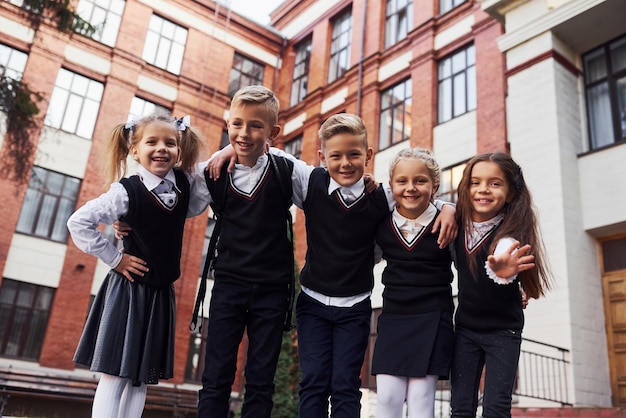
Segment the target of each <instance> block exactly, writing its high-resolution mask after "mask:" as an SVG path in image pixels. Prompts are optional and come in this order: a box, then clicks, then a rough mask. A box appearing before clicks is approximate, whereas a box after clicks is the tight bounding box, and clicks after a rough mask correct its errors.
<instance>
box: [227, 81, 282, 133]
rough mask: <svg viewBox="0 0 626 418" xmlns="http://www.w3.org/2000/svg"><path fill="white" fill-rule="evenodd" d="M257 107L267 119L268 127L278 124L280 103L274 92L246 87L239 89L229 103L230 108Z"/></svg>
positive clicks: (263, 88)
mask: <svg viewBox="0 0 626 418" xmlns="http://www.w3.org/2000/svg"><path fill="white" fill-rule="evenodd" d="M246 105H258V106H262V107H263V108H264V109H265V111H266V112H267V115H268V117H269V122H270V125H272V126H274V125H276V123H277V122H278V110H279V109H280V103H279V102H278V98H276V95H275V94H274V92H273V91H272V90H270V89H268V88H267V87H264V86H247V87H242V88H240V89H239V90H238V91H237V93H235V95H234V96H233V100H232V101H231V102H230V106H231V107H238V106H246Z"/></svg>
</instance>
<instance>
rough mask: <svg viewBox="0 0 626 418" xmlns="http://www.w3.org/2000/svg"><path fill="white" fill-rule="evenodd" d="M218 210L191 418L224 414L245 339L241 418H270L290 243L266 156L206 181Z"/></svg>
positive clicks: (277, 186) (281, 197) (278, 190)
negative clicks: (195, 401) (218, 226)
mask: <svg viewBox="0 0 626 418" xmlns="http://www.w3.org/2000/svg"><path fill="white" fill-rule="evenodd" d="M207 186H208V188H209V191H210V192H211V197H212V199H213V201H214V202H216V203H219V206H220V207H222V208H223V210H222V230H221V234H220V238H219V241H218V246H217V259H216V261H215V265H214V278H215V284H214V287H213V290H212V294H211V302H210V306H209V320H208V325H207V326H208V334H207V345H206V357H205V368H204V372H203V374H202V389H201V390H200V392H199V404H198V417H199V418H206V417H211V418H213V417H227V416H228V413H229V399H230V393H231V386H232V383H233V380H234V378H235V371H236V368H237V352H238V347H239V344H240V343H241V340H242V336H243V332H244V330H245V331H246V333H247V336H248V353H247V363H246V366H245V379H246V386H245V393H244V396H245V398H244V406H243V409H242V412H241V416H242V417H244V418H245V417H255V418H264V417H267V418H269V417H270V415H271V411H272V395H273V393H274V382H273V381H274V374H275V372H276V365H277V362H278V356H279V353H280V348H281V342H282V334H283V326H284V320H285V313H286V311H287V308H288V301H289V286H290V283H291V280H292V274H293V262H292V255H291V252H292V251H293V249H292V244H291V242H290V241H289V238H288V235H287V218H286V213H285V198H284V192H283V190H282V189H281V185H280V183H279V181H278V178H277V175H276V172H275V171H274V170H273V169H271V164H269V160H268V158H267V156H266V155H263V156H261V157H259V159H258V161H257V164H256V165H255V166H254V167H252V168H250V167H245V166H243V165H239V164H237V166H236V168H235V172H234V173H233V174H232V175H231V174H228V173H227V172H226V167H224V168H223V170H222V173H221V175H220V178H219V179H218V180H210V181H208V183H207Z"/></svg>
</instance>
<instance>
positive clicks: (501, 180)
mask: <svg viewBox="0 0 626 418" xmlns="http://www.w3.org/2000/svg"><path fill="white" fill-rule="evenodd" d="M469 195H470V199H471V203H472V208H473V211H472V220H473V221H474V222H484V221H488V220H489V219H491V218H493V217H494V216H496V215H497V214H499V213H500V212H501V211H502V208H504V205H505V204H506V203H507V202H510V201H511V200H512V199H513V192H512V190H511V188H510V186H509V183H508V182H507V180H506V176H505V174H504V172H503V171H502V169H501V168H500V166H499V165H498V164H496V163H494V162H491V161H481V162H479V163H476V164H475V165H474V167H473V168H472V175H471V179H470V193H469Z"/></svg>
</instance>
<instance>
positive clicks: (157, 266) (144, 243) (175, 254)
mask: <svg viewBox="0 0 626 418" xmlns="http://www.w3.org/2000/svg"><path fill="white" fill-rule="evenodd" d="M174 173H175V174H176V186H177V187H178V189H180V192H178V191H176V194H177V195H178V201H177V202H176V205H175V206H174V207H173V208H171V209H168V208H167V207H166V206H165V205H164V204H163V203H162V202H161V201H160V200H159V198H158V197H157V196H156V195H154V194H153V193H152V192H150V191H149V190H148V189H146V186H144V185H143V183H142V182H141V179H140V178H139V176H137V175H135V176H131V177H129V178H125V179H122V180H120V183H122V185H123V186H124V188H125V189H126V191H127V192H128V214H127V215H126V216H124V217H123V218H122V220H123V221H124V222H126V223H127V224H128V225H130V227H131V228H132V232H131V233H130V234H129V235H128V236H127V237H125V238H124V252H125V253H126V254H131V255H134V256H137V257H139V258H141V259H143V260H144V261H146V263H147V266H148V268H149V269H150V270H149V271H148V272H147V273H146V274H145V275H144V276H143V277H139V276H137V275H133V277H134V279H135V281H136V282H139V283H144V284H147V285H150V286H167V285H169V284H171V283H173V282H174V281H175V280H176V279H178V277H179V276H180V255H181V251H182V246H183V230H184V228H185V219H186V217H187V209H188V207H189V181H188V180H187V177H186V176H185V174H184V173H183V172H182V171H180V170H178V169H175V170H174Z"/></svg>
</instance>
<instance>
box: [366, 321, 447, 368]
mask: <svg viewBox="0 0 626 418" xmlns="http://www.w3.org/2000/svg"><path fill="white" fill-rule="evenodd" d="M377 333H378V335H377V337H376V344H375V346H374V354H373V356H372V374H373V375H376V374H389V375H392V376H403V377H425V376H426V375H433V376H439V379H448V377H449V375H450V365H451V363H452V352H453V348H454V330H453V327H452V314H451V313H450V312H439V311H438V312H426V313H421V314H394V313H385V312H384V311H383V313H382V314H381V315H380V317H379V318H378V327H377Z"/></svg>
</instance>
